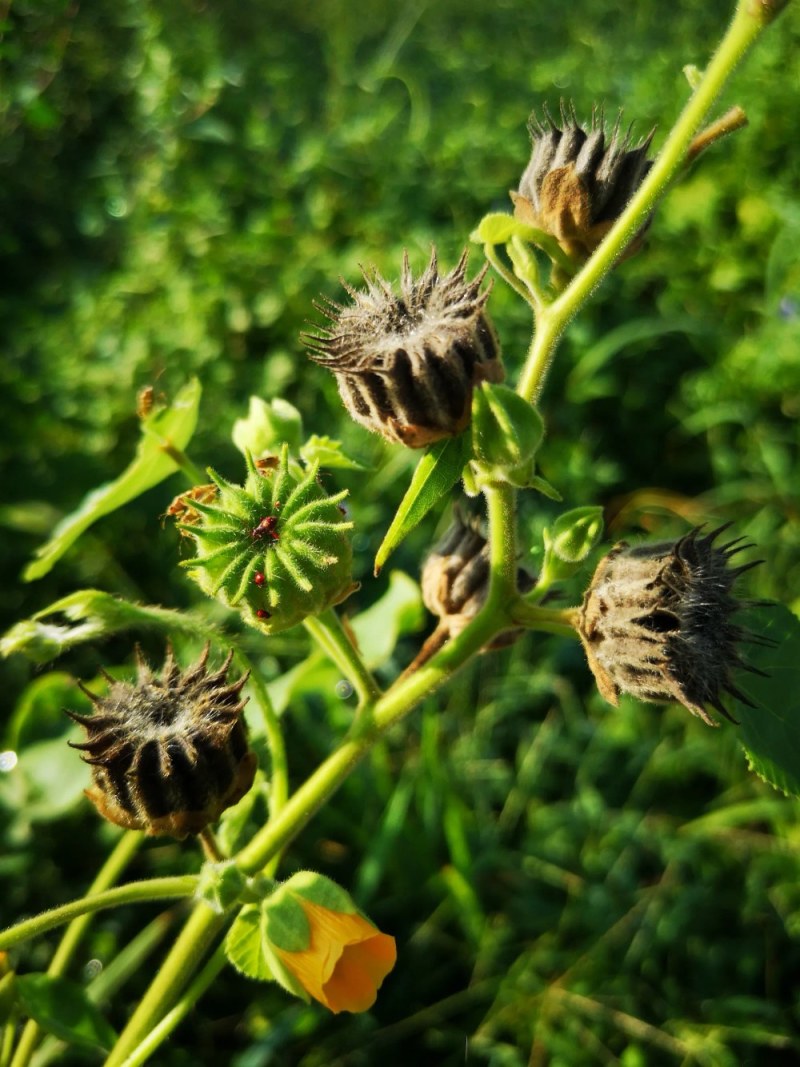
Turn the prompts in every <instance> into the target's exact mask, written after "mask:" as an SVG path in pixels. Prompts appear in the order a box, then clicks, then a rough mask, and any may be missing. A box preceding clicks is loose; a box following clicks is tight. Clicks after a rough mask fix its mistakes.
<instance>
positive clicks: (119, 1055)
mask: <svg viewBox="0 0 800 1067" xmlns="http://www.w3.org/2000/svg"><path fill="white" fill-rule="evenodd" d="M226 921H227V920H226V917H225V916H224V915H219V914H217V912H215V911H212V910H211V908H210V907H209V906H208V905H207V904H205V903H202V902H198V903H197V904H196V905H195V907H194V910H193V911H192V914H191V915H190V916H189V918H188V919H187V921H186V925H185V926H184V928H183V930H181V932H180V934H179V935H178V938H177V940H176V941H175V944H174V945H173V946H172V949H171V950H170V952H169V954H168V956H167V958H166V959H165V960H164V962H163V964H162V965H161V969H160V970H159V972H158V974H157V975H156V976H155V978H154V979H153V981H152V983H151V985H150V988H149V989H148V990H147V992H146V993H145V995H144V996H143V997H142V999H141V1001H140V1002H139V1005H138V1007H137V1008H136V1011H135V1012H134V1013H133V1015H132V1016H131V1017H130V1019H129V1020H128V1025H127V1026H126V1027H125V1029H124V1030H123V1031H122V1033H121V1034H120V1036H119V1040H118V1041H117V1043H116V1045H115V1046H114V1048H113V1049H112V1050H111V1053H110V1055H109V1057H108V1059H107V1060H106V1063H105V1067H122V1064H123V1063H125V1061H126V1060H127V1058H128V1057H129V1056H130V1055H131V1054H132V1053H133V1052H134V1051H135V1049H136V1048H137V1047H138V1046H139V1045H140V1044H141V1043H142V1041H144V1040H145V1038H146V1037H147V1035H148V1034H149V1033H150V1031H151V1030H152V1029H153V1027H154V1026H156V1025H157V1024H158V1023H159V1022H160V1021H161V1020H162V1019H163V1018H164V1016H165V1015H166V1014H167V1012H168V1011H170V1010H171V1008H172V1007H173V1005H174V1004H175V1002H176V1001H177V999H178V997H180V995H181V994H182V992H183V991H184V989H185V988H186V984H187V982H188V980H189V979H190V977H191V975H192V973H193V972H194V971H195V970H196V968H197V966H198V964H199V963H200V961H201V960H202V958H203V956H204V955H205V953H206V951H207V949H208V948H209V946H210V945H211V943H212V942H213V940H214V938H215V937H216V936H217V934H219V933H220V931H221V930H222V928H223V927H224V926H225V923H226Z"/></svg>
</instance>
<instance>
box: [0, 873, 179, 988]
mask: <svg viewBox="0 0 800 1067" xmlns="http://www.w3.org/2000/svg"><path fill="white" fill-rule="evenodd" d="M196 887H197V875H194V874H185V875H176V876H175V877H172V878H149V879H147V880H146V881H142V882H129V883H128V885H120V886H117V887H116V888H114V889H106V890H105V891H103V892H100V893H98V892H96V891H95V889H94V887H92V889H91V890H90V891H89V892H88V893H87V895H86V896H85V897H81V898H80V899H79V900H72V901H70V902H69V904H62V905H61V907H59V908H51V909H50V910H49V911H43V912H42V913H41V915H34V917H33V918H32V919H25V920H24V921H23V922H21V923H17V924H16V926H10V927H9V928H8V929H7V930H4V931H3V932H2V933H0V950H2V949H7V948H11V947H12V946H13V945H17V944H19V943H20V942H21V941H27V940H28V939H29V938H32V937H41V935H42V934H46V933H47V932H48V930H55V929H56V927H58V926H63V925H64V923H66V922H70V920H71V919H77V920H80V919H83V920H84V921H82V922H80V923H79V922H75V923H74V924H73V925H72V926H70V928H69V930H68V931H67V933H66V934H65V935H64V939H63V941H62V942H61V944H60V945H59V948H58V951H57V952H56V954H55V956H53V961H52V963H51V965H50V966H51V967H57V970H56V971H55V972H53V973H55V974H58V975H60V974H63V971H64V967H65V965H66V962H67V961H68V960H69V959H71V957H72V955H73V954H74V951H75V948H76V947H77V941H78V938H79V937H80V935H81V934H82V933H83V931H84V929H85V927H86V921H88V917H89V916H90V915H93V914H94V913H95V912H96V911H105V910H106V909H107V908H116V907H118V906H119V905H120V904H147V903H149V902H150V901H152V900H175V899H177V898H178V897H190V896H191V895H192V893H194V891H195V888H196ZM49 973H50V972H49V971H48V974H49Z"/></svg>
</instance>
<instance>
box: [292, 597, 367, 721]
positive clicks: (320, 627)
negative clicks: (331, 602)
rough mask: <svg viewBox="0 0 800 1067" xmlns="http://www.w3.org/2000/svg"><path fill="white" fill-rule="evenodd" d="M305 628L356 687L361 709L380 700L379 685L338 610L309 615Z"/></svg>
mask: <svg viewBox="0 0 800 1067" xmlns="http://www.w3.org/2000/svg"><path fill="white" fill-rule="evenodd" d="M303 625H304V626H305V628H306V629H307V630H308V632H309V633H310V634H311V636H312V637H313V638H314V640H315V641H316V642H317V644H318V645H319V646H320V648H322V650H323V651H324V652H325V653H326V654H327V655H328V656H329V657H330V658H331V659H332V660H333V662H334V663H335V664H336V666H337V667H338V668H339V670H340V671H341V672H342V674H343V675H344V676H345V678H346V679H347V680H348V681H349V682H350V684H351V685H352V686H353V689H355V691H356V693H357V694H358V703H359V707H362V706H364V705H366V704H369V703H371V702H373V701H374V700H376V699H377V697H378V696H379V695H380V689H379V687H378V683H377V682H376V681H375V679H374V678H373V677H372V675H371V674H370V672H369V670H368V669H367V667H366V664H365V663H364V661H363V660H362V658H361V655H360V653H359V652H358V650H357V649H356V648H355V646H354V645H353V642H352V641H351V640H350V637H349V636H348V634H347V633H346V632H345V629H344V626H342V623H341V621H340V619H339V616H338V615H337V614H336V612H335V611H334V609H333V608H328V610H327V611H324V612H323V613H322V614H321V615H318V616H316V617H311V616H309V618H307V619H305V620H304V622H303Z"/></svg>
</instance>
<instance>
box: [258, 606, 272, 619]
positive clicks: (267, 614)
mask: <svg viewBox="0 0 800 1067" xmlns="http://www.w3.org/2000/svg"><path fill="white" fill-rule="evenodd" d="M256 618H258V619H271V618H272V612H271V611H265V610H264V608H259V609H258V611H257V612H256Z"/></svg>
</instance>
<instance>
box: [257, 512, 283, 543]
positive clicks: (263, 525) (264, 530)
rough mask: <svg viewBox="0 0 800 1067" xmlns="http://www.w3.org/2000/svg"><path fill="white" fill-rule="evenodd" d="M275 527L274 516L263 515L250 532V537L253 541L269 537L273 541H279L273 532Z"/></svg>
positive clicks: (275, 532)
mask: <svg viewBox="0 0 800 1067" xmlns="http://www.w3.org/2000/svg"><path fill="white" fill-rule="evenodd" d="M277 525H278V520H277V518H276V516H275V515H265V516H264V518H263V519H261V521H260V522H259V523H258V524H257V525H256V526H254V527H253V529H252V530H251V531H250V536H251V537H252V538H253V540H254V541H260V540H261V538H262V537H270V538H271V539H272V540H273V541H279V540H280V538H279V537H278V534H277V531H276V530H275V527H276V526H277Z"/></svg>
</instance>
